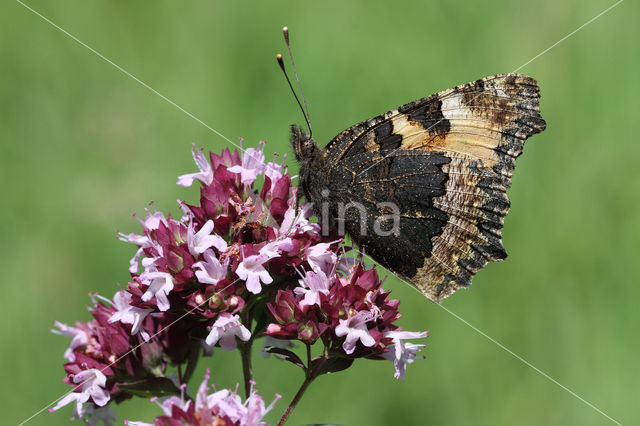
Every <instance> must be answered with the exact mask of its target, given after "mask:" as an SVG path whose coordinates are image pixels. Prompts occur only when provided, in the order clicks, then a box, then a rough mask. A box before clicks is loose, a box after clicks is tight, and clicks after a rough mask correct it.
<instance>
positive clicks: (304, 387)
mask: <svg viewBox="0 0 640 426" xmlns="http://www.w3.org/2000/svg"><path fill="white" fill-rule="evenodd" d="M313 379H315V377H314V376H309V377H307V378H306V379H304V382H302V386H300V389H298V393H296V396H294V397H293V400H292V401H291V404H289V406H288V407H287V411H285V412H284V414H283V415H282V417H281V418H280V421H279V422H278V426H282V425H283V424H284V422H286V421H287V418H289V415H291V412H292V411H293V409H294V408H296V405H297V404H298V402H299V401H300V398H302V395H304V392H305V391H306V390H307V388H308V387H309V385H310V384H311V382H313Z"/></svg>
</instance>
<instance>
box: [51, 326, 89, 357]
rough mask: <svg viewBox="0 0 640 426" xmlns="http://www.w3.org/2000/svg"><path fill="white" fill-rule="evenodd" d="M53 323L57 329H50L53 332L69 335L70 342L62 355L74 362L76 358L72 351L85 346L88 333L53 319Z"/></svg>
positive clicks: (87, 340)
mask: <svg viewBox="0 0 640 426" xmlns="http://www.w3.org/2000/svg"><path fill="white" fill-rule="evenodd" d="M54 325H55V326H56V327H58V330H51V331H52V332H53V333H55V334H59V335H61V336H67V337H71V343H69V347H68V348H67V350H66V351H65V352H64V357H65V358H66V359H68V360H69V361H70V362H74V361H75V360H76V356H75V355H74V354H73V351H74V350H76V349H77V348H80V347H82V346H85V345H86V344H87V343H88V342H89V335H88V334H87V332H86V331H85V330H82V329H80V328H76V327H71V326H68V325H66V324H63V323H61V322H58V321H55V322H54Z"/></svg>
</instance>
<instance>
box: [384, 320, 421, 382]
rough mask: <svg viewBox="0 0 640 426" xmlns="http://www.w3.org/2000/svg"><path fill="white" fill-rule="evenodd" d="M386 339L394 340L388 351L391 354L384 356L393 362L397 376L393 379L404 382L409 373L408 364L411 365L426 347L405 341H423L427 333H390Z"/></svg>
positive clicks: (387, 333) (386, 334)
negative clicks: (406, 374)
mask: <svg viewBox="0 0 640 426" xmlns="http://www.w3.org/2000/svg"><path fill="white" fill-rule="evenodd" d="M384 337H390V338H392V339H393V346H390V347H389V348H388V349H389V350H390V352H386V353H384V354H382V357H383V358H384V359H388V360H389V361H393V365H394V367H395V370H396V372H395V374H394V375H393V377H395V378H396V379H400V380H404V374H405V373H406V371H407V364H411V363H412V362H413V361H414V360H415V358H416V356H417V354H418V352H419V351H420V349H421V348H423V347H425V346H426V345H418V344H415V343H407V342H404V341H403V340H404V339H421V338H423V337H427V332H426V331H424V332H415V331H388V332H386V333H385V334H384Z"/></svg>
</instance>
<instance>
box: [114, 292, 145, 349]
mask: <svg viewBox="0 0 640 426" xmlns="http://www.w3.org/2000/svg"><path fill="white" fill-rule="evenodd" d="M131 297H132V296H131V293H129V292H127V291H124V290H121V291H119V292H117V293H116V294H115V296H113V303H112V306H113V307H114V308H115V309H116V310H117V311H116V312H115V313H114V314H113V315H111V317H109V322H110V323H113V322H116V321H120V322H121V323H123V324H131V335H134V334H137V333H138V332H139V331H140V330H141V327H142V322H143V321H144V319H145V317H146V316H147V315H149V314H150V313H151V312H152V311H153V309H143V308H139V307H137V306H131V305H130V304H129V302H130V301H131ZM141 336H142V338H143V339H144V340H145V341H147V340H149V333H147V332H146V331H144V330H142V333H141Z"/></svg>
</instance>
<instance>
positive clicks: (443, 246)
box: [324, 74, 545, 302]
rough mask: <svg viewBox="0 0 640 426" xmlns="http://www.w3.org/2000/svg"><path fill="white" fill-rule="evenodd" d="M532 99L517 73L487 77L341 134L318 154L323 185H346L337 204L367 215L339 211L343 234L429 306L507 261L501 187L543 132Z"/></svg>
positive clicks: (531, 87)
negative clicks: (324, 172)
mask: <svg viewBox="0 0 640 426" xmlns="http://www.w3.org/2000/svg"><path fill="white" fill-rule="evenodd" d="M539 93H540V92H539V88H538V85H537V83H536V81H535V80H534V79H532V78H530V77H527V76H524V75H519V74H502V75H496V76H491V77H486V78H484V79H481V80H477V81H474V82H471V83H468V84H465V85H461V86H457V87H455V88H453V89H449V90H446V91H443V92H440V93H437V94H435V95H432V96H429V97H426V98H423V99H420V100H418V101H415V102H411V103H409V104H407V105H404V106H401V107H399V108H397V109H395V110H392V111H389V112H387V113H385V114H382V115H380V116H378V117H374V118H372V119H371V120H367V121H365V122H362V123H359V124H357V125H355V126H352V127H350V128H349V129H347V130H345V131H343V132H342V133H340V134H339V135H338V136H336V137H335V138H334V139H333V140H332V141H331V142H330V143H329V145H327V148H326V149H325V151H324V156H325V160H326V162H327V164H334V165H335V167H332V168H331V170H332V172H331V173H330V174H331V176H330V178H329V182H338V183H340V182H343V183H346V182H344V181H345V179H346V178H348V180H349V183H348V185H344V186H346V187H347V188H348V191H347V193H346V194H345V196H344V197H343V198H346V199H347V200H349V201H352V202H357V203H360V204H362V205H363V206H364V209H365V210H366V215H365V216H366V219H365V220H364V222H362V221H360V219H359V218H360V216H361V215H360V213H361V212H353V211H352V212H349V211H347V212H346V215H345V217H344V221H345V223H344V226H345V230H346V232H347V233H349V234H350V235H351V237H352V238H353V240H354V241H355V242H356V243H358V244H359V245H360V246H361V247H362V248H363V249H364V250H365V251H366V253H367V254H369V255H371V256H372V257H373V258H374V259H376V260H377V261H378V262H380V263H381V264H382V265H383V266H385V267H387V268H388V269H390V270H392V271H393V272H395V273H397V274H399V275H401V276H403V277H405V278H406V279H408V280H409V281H410V282H411V283H413V284H414V285H415V286H416V287H417V288H418V289H420V290H421V291H422V293H423V294H424V295H425V296H426V297H428V298H429V299H431V300H433V301H436V302H438V301H440V300H442V299H443V298H444V297H446V296H448V295H450V294H451V293H453V292H454V291H455V290H457V289H458V288H460V287H468V286H469V285H470V284H471V278H472V277H473V275H474V274H475V273H476V272H477V271H478V270H479V269H482V268H483V267H484V266H485V265H486V264H487V263H488V262H489V261H498V260H502V259H504V258H505V257H506V252H505V251H504V248H503V246H502V240H501V238H502V235H501V229H502V226H503V219H504V216H505V215H506V214H507V212H508V210H509V200H508V198H507V195H506V190H507V189H508V188H509V186H510V185H511V176H512V172H513V168H514V165H515V159H516V158H517V157H518V156H519V155H520V154H521V153H522V147H523V144H524V141H525V140H526V139H527V138H528V137H529V136H531V135H532V134H535V133H539V132H541V131H542V130H544V128H545V122H544V120H543V119H542V118H541V117H540V112H539V106H538V105H539V98H540V95H539ZM344 186H342V187H344ZM336 189H337V188H336ZM381 202H382V204H384V203H385V202H387V203H389V204H384V205H382V206H381V205H380V204H381ZM393 206H395V207H393ZM394 208H395V209H396V210H394ZM392 210H393V211H392ZM355 213H358V217H356V215H355ZM394 214H396V215H397V216H398V217H399V222H398V223H397V224H395V225H397V230H396V231H398V232H393V233H391V234H389V235H385V229H384V226H387V229H386V231H389V230H390V227H393V226H395V225H394V224H392V223H391V222H390V221H391V219H390V218H391V217H393V215H394ZM385 224H386V225H385ZM376 227H377V228H376ZM380 230H382V232H380Z"/></svg>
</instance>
